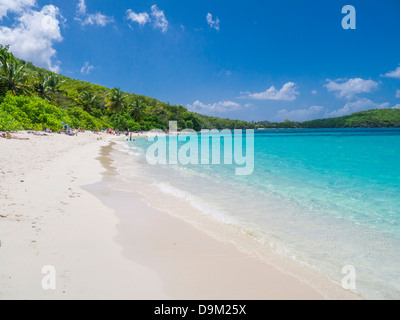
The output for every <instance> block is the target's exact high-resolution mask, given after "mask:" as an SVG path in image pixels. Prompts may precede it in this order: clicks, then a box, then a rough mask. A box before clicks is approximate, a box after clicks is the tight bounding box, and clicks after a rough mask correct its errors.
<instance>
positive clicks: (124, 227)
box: [97, 140, 360, 300]
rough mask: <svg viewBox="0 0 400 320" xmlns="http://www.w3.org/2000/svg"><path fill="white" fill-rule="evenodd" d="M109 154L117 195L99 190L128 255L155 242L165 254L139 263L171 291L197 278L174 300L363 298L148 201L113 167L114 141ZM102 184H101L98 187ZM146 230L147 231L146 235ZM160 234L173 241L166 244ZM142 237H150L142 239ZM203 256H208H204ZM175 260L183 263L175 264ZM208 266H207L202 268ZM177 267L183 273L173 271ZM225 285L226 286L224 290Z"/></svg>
mask: <svg viewBox="0 0 400 320" xmlns="http://www.w3.org/2000/svg"><path fill="white" fill-rule="evenodd" d="M121 142H122V140H121ZM123 143H124V142H123ZM107 152H108V153H109V154H108V155H103V157H102V159H103V161H106V162H107V167H108V170H109V174H108V175H107V176H106V177H105V179H103V183H104V185H103V186H102V188H103V189H107V190H113V189H114V194H112V195H109V196H108V197H104V196H103V197H102V196H101V195H99V194H97V196H98V197H101V198H103V203H105V204H106V205H107V206H109V207H112V208H113V209H114V210H115V211H116V212H117V215H118V217H119V219H120V221H121V222H120V224H119V225H118V230H119V231H120V235H119V237H117V239H116V240H117V241H118V243H119V244H120V245H122V246H123V247H124V248H125V250H124V255H125V256H126V257H128V258H131V259H133V260H134V261H136V262H138V259H139V258H138V257H140V253H142V251H143V248H139V247H135V246H134V245H132V243H135V242H138V241H141V243H147V242H149V243H152V246H151V247H150V248H149V250H148V251H151V252H158V255H157V256H160V257H162V258H159V260H158V262H157V260H156V259H153V258H149V257H146V256H142V258H141V260H140V263H141V264H144V265H146V266H149V267H150V268H151V269H154V270H156V271H157V273H159V274H161V275H163V276H162V279H167V284H166V288H167V289H168V288H169V289H168V291H169V292H176V291H175V290H177V289H176V288H175V286H176V283H179V281H180V279H179V275H182V274H184V275H185V277H186V279H190V281H188V283H191V281H192V280H193V279H195V278H197V281H198V282H196V283H195V284H192V285H190V286H189V285H188V283H182V284H181V287H182V288H184V287H185V286H186V291H185V290H183V289H181V291H179V290H178V292H177V294H173V298H174V299H255V300H263V299H360V297H358V296H356V295H355V294H353V293H351V292H348V291H345V290H343V289H342V288H341V287H340V286H338V285H337V284H334V283H332V282H331V281H330V280H328V279H325V278H324V277H323V276H321V275H319V274H318V275H315V274H314V272H311V271H310V270H308V268H302V269H299V268H298V266H296V267H295V268H287V267H288V265H287V263H286V262H287V261H286V260H287V259H286V258H285V259H280V261H279V262H282V261H285V262H284V263H283V264H279V263H275V264H271V261H265V260H261V258H260V257H259V256H257V255H256V254H251V253H249V252H248V251H247V250H245V249H244V248H238V247H237V246H236V245H235V244H234V243H232V241H224V239H222V238H221V237H215V233H214V234H213V233H212V232H211V233H210V232H208V231H209V230H205V229H204V228H199V225H196V223H193V221H188V220H187V219H185V218H182V217H181V216H179V215H175V214H172V213H171V212H168V211H166V210H165V208H162V207H160V206H157V205H156V203H155V202H154V201H153V202H152V201H149V200H151V199H149V198H146V199H144V198H143V197H141V196H140V195H139V194H137V193H135V192H133V191H132V190H129V189H130V188H129V185H128V184H127V183H126V181H123V180H124V177H123V174H122V173H120V175H122V176H118V172H117V171H118V170H117V169H116V168H115V167H113V162H116V163H117V165H118V163H119V162H118V161H117V158H119V157H120V156H121V151H120V150H118V148H116V145H115V144H114V146H113V147H112V148H110V149H108V151H107ZM138 183H139V184H140V182H138ZM107 185H108V187H107ZM99 187H100V185H99V184H98V185H97V188H99ZM98 192H99V190H98V189H97V193H98ZM153 192H154V193H153ZM153 192H152V194H153V198H154V197H157V196H158V195H159V193H157V191H156V190H154V189H153ZM168 197H171V198H172V197H173V196H171V195H168ZM177 205H178V204H177ZM127 208H135V209H136V208H140V209H139V211H142V212H136V210H135V211H132V210H130V209H127ZM187 210H192V211H195V208H193V207H192V208H189V207H188V208H187ZM145 215H146V216H145ZM135 219H137V221H136V220H135ZM136 222H139V223H141V224H143V227H137V226H136V225H135V224H136ZM214 225H215V222H214ZM143 230H148V231H147V232H146V233H144V232H143ZM171 230H174V231H173V232H171ZM148 233H150V235H149V234H148ZM160 236H161V237H162V238H163V239H165V241H167V242H168V243H169V244H170V245H169V246H168V245H166V244H164V243H163V242H162V241H161V240H160ZM143 239H147V241H146V242H143V241H142V240H143ZM225 240H226V239H225ZM161 248H163V249H162V250H161ZM216 248H217V249H216ZM138 253H139V254H138ZM200 256H201V257H203V258H199V257H200ZM182 257H186V259H187V257H190V258H189V259H187V260H188V261H195V262H196V263H194V264H192V265H191V264H190V263H188V262H187V261H186V260H184V261H182ZM204 257H207V258H204ZM175 260H179V261H180V263H176V262H174V261H175ZM275 262H276V261H275ZM159 265H169V266H170V267H169V269H170V270H168V268H167V269H165V268H159ZM205 265H207V266H208V267H207V268H202V267H201V266H203V267H204V266H205ZM291 267H293V266H291ZM204 269H207V270H211V271H205V270H204ZM172 270H180V271H179V272H176V273H174V272H173V271H172ZM187 270H191V272H188V271H187ZM243 270H246V271H243ZM216 275H218V276H216ZM311 276H312V277H313V278H317V280H316V281H314V283H318V285H317V286H313V285H312V284H313V281H308V277H311ZM168 279H172V280H168ZM200 279H201V280H200ZM210 279H213V281H210ZM193 281H194V280H193ZM168 282H170V283H169V284H168ZM235 283H236V284H235ZM249 284H254V285H249ZM207 286H208V288H209V287H213V286H217V287H216V288H214V290H211V291H212V292H213V294H211V295H210V294H209V290H207ZM194 288H195V289H194ZM221 288H225V289H223V290H220V289H221ZM227 288H229V290H226V289H227ZM265 288H268V289H265ZM314 288H318V289H314ZM193 290H195V292H194V291H193ZM202 290H203V291H202Z"/></svg>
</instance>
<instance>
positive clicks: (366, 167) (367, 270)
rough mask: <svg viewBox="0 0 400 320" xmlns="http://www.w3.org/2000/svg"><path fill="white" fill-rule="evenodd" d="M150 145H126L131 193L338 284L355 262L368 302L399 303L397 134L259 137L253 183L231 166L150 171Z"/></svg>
mask: <svg viewBox="0 0 400 320" xmlns="http://www.w3.org/2000/svg"><path fill="white" fill-rule="evenodd" d="M152 143H153V142H148V141H146V139H137V140H136V141H135V142H128V143H126V144H125V147H126V151H127V152H129V154H130V155H131V157H130V160H131V161H129V162H127V163H125V164H124V168H119V169H120V170H121V172H122V174H123V176H124V177H125V179H127V180H128V181H130V182H131V183H132V187H135V188H137V189H138V190H139V189H142V192H144V193H146V192H147V193H149V192H151V191H150V190H151V188H148V189H146V190H147V191H144V190H145V188H144V186H145V185H148V186H151V187H152V188H154V186H155V187H157V190H158V191H160V192H162V193H164V194H167V195H172V196H173V197H170V198H171V199H174V198H175V199H176V200H177V201H178V200H179V201H184V202H186V203H187V204H188V205H190V206H192V207H194V208H196V209H197V211H199V212H201V213H202V214H203V215H204V216H207V217H209V218H211V219H212V220H213V221H215V223H216V224H217V225H218V224H221V225H231V226H234V227H235V228H236V229H238V230H240V233H241V239H242V240H240V241H243V237H242V236H243V235H247V236H248V237H249V238H251V239H253V240H256V241H257V243H258V244H261V246H265V248H268V250H271V249H272V250H273V251H274V252H275V253H277V254H279V255H282V256H286V257H289V258H290V259H291V260H295V261H297V262H298V263H299V264H302V265H306V266H308V267H310V268H312V269H314V270H316V271H318V272H320V273H322V274H324V275H326V276H327V277H329V278H330V279H332V280H333V281H335V282H337V283H341V280H342V279H343V277H344V274H342V269H343V267H344V266H347V265H351V266H353V267H354V268H355V270H356V284H357V291H356V292H357V293H358V294H360V295H362V296H363V297H365V298H378V299H399V298H400V166H399V163H400V129H330V130H328V129H327V130H262V131H261V130H259V131H256V133H255V150H254V156H255V168H254V173H253V174H252V175H249V176H237V175H235V168H236V167H237V166H236V165H235V164H233V165H187V166H183V165H179V164H178V165H156V166H152V165H149V164H148V163H147V162H146V159H145V153H146V150H147V149H148V147H149V146H150V145H151V144H152ZM183 144H184V142H179V144H178V147H181V146H182V145H183ZM221 151H222V152H223V144H222V148H221ZM199 157H200V158H201V154H199ZM222 157H223V155H222ZM121 166H122V165H121ZM147 196H148V198H149V199H151V195H149V194H147ZM153 200H154V199H153ZM163 201H164V203H163V206H164V207H165V209H168V208H170V209H172V208H173V206H174V205H173V204H172V203H166V202H165V201H166V200H165V199H164V200H163ZM171 201H172V200H171ZM175 210H176V208H175ZM186 211H188V210H186ZM185 214H187V213H185ZM201 218H202V217H201V216H198V217H196V216H193V217H190V220H191V221H192V222H193V223H196V221H197V220H196V219H198V220H200V219H201ZM231 236H232V235H231ZM225 240H227V241H230V242H234V243H235V241H236V240H235V239H225ZM237 241H239V240H237ZM236 244H237V245H238V246H241V244H240V243H236ZM259 254H260V253H258V255H259ZM261 254H262V253H261Z"/></svg>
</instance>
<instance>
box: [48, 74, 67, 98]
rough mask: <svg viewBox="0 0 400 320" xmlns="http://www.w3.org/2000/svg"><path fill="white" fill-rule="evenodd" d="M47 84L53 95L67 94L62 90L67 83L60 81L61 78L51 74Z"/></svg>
mask: <svg viewBox="0 0 400 320" xmlns="http://www.w3.org/2000/svg"><path fill="white" fill-rule="evenodd" d="M47 83H48V86H49V88H50V91H51V92H52V93H62V94H66V91H64V90H61V89H60V88H61V86H62V85H63V84H64V83H65V80H62V81H61V80H60V77H58V76H57V75H55V74H51V75H49V76H48V77H47Z"/></svg>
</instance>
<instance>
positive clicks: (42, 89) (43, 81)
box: [33, 71, 52, 101]
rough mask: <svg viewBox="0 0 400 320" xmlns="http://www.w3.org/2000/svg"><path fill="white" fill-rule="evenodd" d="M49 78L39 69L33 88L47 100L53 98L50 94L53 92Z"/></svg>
mask: <svg viewBox="0 0 400 320" xmlns="http://www.w3.org/2000/svg"><path fill="white" fill-rule="evenodd" d="M48 81H49V79H48V77H47V76H46V75H45V74H44V73H42V72H41V71H39V72H38V73H37V76H36V81H35V83H34V84H33V88H34V90H35V92H36V94H37V95H38V96H39V97H40V98H42V99H47V100H50V101H51V100H52V97H51V95H50V93H51V88H50V86H49V82H48Z"/></svg>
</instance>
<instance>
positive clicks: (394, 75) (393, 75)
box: [383, 67, 400, 79]
mask: <svg viewBox="0 0 400 320" xmlns="http://www.w3.org/2000/svg"><path fill="white" fill-rule="evenodd" d="M383 76H384V77H388V78H395V79H400V67H397V69H396V70H394V71H391V72H388V73H386V74H384V75H383Z"/></svg>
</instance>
